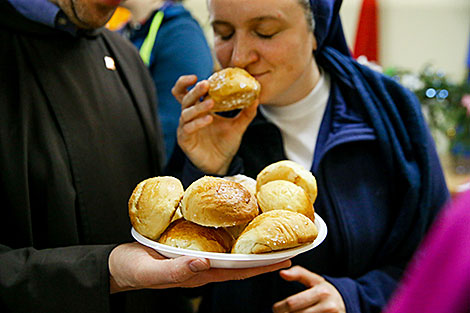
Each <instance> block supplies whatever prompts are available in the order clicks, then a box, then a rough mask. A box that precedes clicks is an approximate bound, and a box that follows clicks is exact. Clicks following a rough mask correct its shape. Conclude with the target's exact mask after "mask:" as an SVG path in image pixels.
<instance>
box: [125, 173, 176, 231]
mask: <svg viewBox="0 0 470 313" xmlns="http://www.w3.org/2000/svg"><path fill="white" fill-rule="evenodd" d="M183 193H184V189H183V185H182V184H181V182H180V181H179V180H178V179H177V178H174V177H170V176H160V177H153V178H149V179H146V180H144V181H142V182H140V183H139V184H138V185H137V187H136V188H135V189H134V191H133V192H132V195H131V197H130V199H129V217H130V219H131V224H132V226H133V227H134V229H135V230H136V231H137V232H139V233H140V234H141V235H143V236H145V237H147V238H150V239H153V240H155V239H158V237H159V236H160V235H161V233H163V231H164V230H165V229H166V228H167V227H168V225H169V224H170V221H171V220H172V218H173V217H174V215H175V212H176V209H177V208H178V204H179V202H180V200H181V198H182V197H183Z"/></svg>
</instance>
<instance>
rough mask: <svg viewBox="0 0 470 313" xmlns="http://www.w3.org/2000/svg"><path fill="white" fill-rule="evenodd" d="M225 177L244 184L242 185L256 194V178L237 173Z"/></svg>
mask: <svg viewBox="0 0 470 313" xmlns="http://www.w3.org/2000/svg"><path fill="white" fill-rule="evenodd" d="M224 178H225V179H228V180H230V181H234V182H236V183H239V184H242V186H243V187H245V188H246V189H248V191H249V192H250V193H251V194H252V195H256V180H254V179H253V178H251V177H248V176H246V175H243V174H237V175H234V176H225V177H224Z"/></svg>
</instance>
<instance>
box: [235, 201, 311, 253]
mask: <svg viewBox="0 0 470 313" xmlns="http://www.w3.org/2000/svg"><path fill="white" fill-rule="evenodd" d="M317 235H318V229H317V227H316V226H315V224H314V223H313V222H312V221H311V220H310V219H309V218H307V217H306V216H305V215H303V214H300V213H296V212H292V211H287V210H273V211H269V212H265V213H261V214H260V215H258V216H257V217H256V218H255V219H254V220H252V221H251V222H250V223H249V224H248V226H247V227H246V228H245V230H244V231H243V232H242V234H241V235H240V237H238V239H237V241H236V242H235V244H234V245H233V247H232V253H244V254H250V253H266V252H273V251H276V250H283V249H289V248H294V247H297V246H300V245H302V244H305V243H311V242H313V241H314V240H315V238H316V237H317Z"/></svg>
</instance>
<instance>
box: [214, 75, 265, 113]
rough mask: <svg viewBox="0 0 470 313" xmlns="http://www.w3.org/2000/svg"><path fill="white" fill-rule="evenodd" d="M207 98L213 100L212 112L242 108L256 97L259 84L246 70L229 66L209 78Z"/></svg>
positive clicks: (251, 102)
mask: <svg viewBox="0 0 470 313" xmlns="http://www.w3.org/2000/svg"><path fill="white" fill-rule="evenodd" d="M208 81H209V91H208V96H207V98H211V99H213V100H214V107H213V108H212V110H211V111H212V112H222V111H230V110H235V109H243V108H245V107H248V106H250V105H252V104H253V102H254V101H255V100H256V99H257V98H258V96H259V94H260V91H261V85H260V84H259V82H258V81H257V80H256V79H255V78H254V77H253V76H251V75H250V74H249V73H248V72H247V71H245V70H244V69H241V68H237V67H229V68H226V69H223V70H221V71H218V72H215V73H214V74H212V75H211V76H210V77H209V78H208Z"/></svg>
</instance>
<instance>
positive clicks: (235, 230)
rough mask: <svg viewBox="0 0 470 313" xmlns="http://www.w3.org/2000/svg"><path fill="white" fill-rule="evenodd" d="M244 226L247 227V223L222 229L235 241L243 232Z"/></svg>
mask: <svg viewBox="0 0 470 313" xmlns="http://www.w3.org/2000/svg"><path fill="white" fill-rule="evenodd" d="M246 225H248V222H246V223H243V224H240V225H235V226H231V227H224V229H225V230H226V231H227V232H228V233H229V234H230V235H232V237H233V239H237V238H238V237H240V234H241V233H242V232H243V231H244V230H245V228H246Z"/></svg>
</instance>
